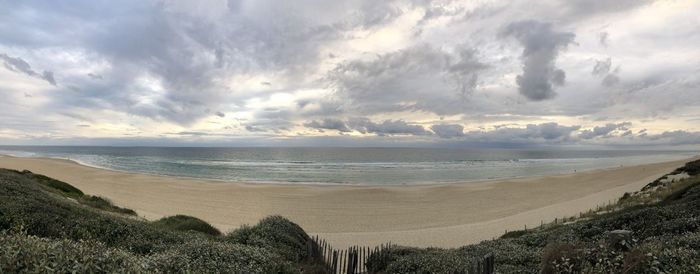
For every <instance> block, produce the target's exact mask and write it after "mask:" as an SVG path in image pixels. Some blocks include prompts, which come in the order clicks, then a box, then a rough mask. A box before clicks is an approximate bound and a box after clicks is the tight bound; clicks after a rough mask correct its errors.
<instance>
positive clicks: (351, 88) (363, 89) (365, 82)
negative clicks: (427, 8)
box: [326, 45, 487, 114]
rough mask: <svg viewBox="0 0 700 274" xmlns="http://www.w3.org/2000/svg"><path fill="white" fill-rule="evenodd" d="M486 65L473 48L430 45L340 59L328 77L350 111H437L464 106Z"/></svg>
mask: <svg viewBox="0 0 700 274" xmlns="http://www.w3.org/2000/svg"><path fill="white" fill-rule="evenodd" d="M486 67H487V66H486V65H485V64H483V63H481V62H480V61H479V60H478V59H477V57H476V53H475V51H474V50H472V49H469V48H457V49H456V50H455V51H453V52H448V51H444V50H440V49H437V48H434V47H432V46H429V45H421V46H416V47H411V48H407V49H404V50H400V51H396V52H390V53H387V54H383V55H379V56H377V57H376V58H374V59H372V60H368V61H361V60H354V61H349V62H344V63H341V64H339V65H338V66H336V67H335V69H333V70H332V71H331V72H330V73H329V75H328V76H327V77H326V81H327V82H328V83H329V84H330V86H331V87H332V88H333V89H334V90H335V91H336V95H337V96H339V97H340V98H347V99H348V100H347V102H346V103H347V104H348V106H346V107H347V108H348V109H350V110H354V111H358V112H360V113H363V114H371V113H382V112H394V111H403V110H424V111H428V112H433V113H437V114H453V113H458V112H461V111H463V109H464V100H466V99H468V97H469V95H470V93H471V92H472V91H473V90H474V88H475V87H476V85H477V82H478V76H479V72H481V71H482V70H484V69H485V68H486Z"/></svg>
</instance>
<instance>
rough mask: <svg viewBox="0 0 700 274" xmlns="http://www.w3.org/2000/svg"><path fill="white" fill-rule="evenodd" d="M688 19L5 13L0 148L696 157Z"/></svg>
mask: <svg viewBox="0 0 700 274" xmlns="http://www.w3.org/2000/svg"><path fill="white" fill-rule="evenodd" d="M698 9H700V4H699V3H697V2H693V1H651V0H650V1H633V0H629V1H627V0H625V1H614V3H613V2H610V3H608V2H605V1H594V2H591V1H584V0H580V1H579V0H576V1H564V0H545V1H538V2H537V3H532V2H531V1H491V2H488V3H481V2H470V1H467V2H465V1H451V0H442V1H413V0H392V1H369V0H347V1H340V2H328V1H317V0H302V1H294V2H279V1H268V0H261V1H248V0H210V1H160V0H148V1H136V0H127V1H119V2H115V1H102V0H99V1H77V2H71V3H66V2H62V1H49V2H42V1H6V2H2V3H0V10H2V11H3V12H2V15H3V16H1V17H0V63H2V66H0V96H2V98H3V100H0V115H2V117H3V119H2V120H0V144H3V143H27V144H31V143H33V142H38V141H36V140H43V141H42V142H44V143H51V142H52V141H51V140H54V141H55V142H57V143H58V142H64V141H65V140H90V139H95V140H119V139H121V140H174V142H175V141H177V140H191V141H193V142H194V141H201V142H218V143H228V142H229V141H230V142H233V144H235V142H236V140H243V139H245V138H249V139H246V140H258V139H259V140H265V142H269V143H270V144H279V143H280V142H284V141H285V140H299V139H304V138H308V140H318V138H325V139H324V140H328V141H324V142H327V144H329V145H344V144H345V142H348V140H355V141H353V142H354V143H362V142H363V141H362V140H370V139H380V140H386V141H387V142H392V141H396V140H400V141H401V142H402V143H404V144H407V145H411V144H412V143H415V144H417V145H426V144H431V145H433V144H434V145H441V144H454V145H463V144H468V143H471V144H484V143H488V142H492V143H497V144H499V145H503V146H509V144H518V145H525V144H538V145H539V144H549V145H579V144H580V145H588V144H591V145H610V144H613V145H661V146H663V145H695V144H697V142H695V141H693V138H694V137H696V136H697V132H699V131H700V124H699V123H697V121H700V107H699V106H700V97H698V96H697V90H698V89H699V88H700V71H699V70H698V67H697V64H698V63H700V50H698V48H697V47H696V46H694V45H697V44H700V36H699V35H698V31H697V30H698V29H700V19H698V17H697V16H696V15H695V14H694V12H693V11H694V10H698ZM185 133H187V134H185ZM194 133H196V134H194ZM256 138H257V139H256ZM362 138H365V139H362ZM61 140H63V141H61ZM333 140H336V141H335V143H334V141H333ZM125 142H126V141H125ZM134 142H136V141H134ZM149 142H150V141H149ZM241 142H242V141H241Z"/></svg>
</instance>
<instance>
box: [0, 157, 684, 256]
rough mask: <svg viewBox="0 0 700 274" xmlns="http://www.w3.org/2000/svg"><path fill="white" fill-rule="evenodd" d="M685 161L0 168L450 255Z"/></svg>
mask: <svg viewBox="0 0 700 274" xmlns="http://www.w3.org/2000/svg"><path fill="white" fill-rule="evenodd" d="M687 161H688V160H682V161H673V162H665V163H657V164H646V165H639V166H631V167H620V168H613V169H604V170H594V171H586V172H579V173H574V174H566V175H556V176H546V177H533V178H524V179H510V180H499V181H490V182H479V183H474V182H471V183H460V184H449V185H429V186H386V187H370V186H317V185H267V184H245V183H225V182H217V181H208V180H200V179H186V178H174V177H166V176H153V175H145V174H136V173H126V172H118V171H110V170H104V169H98V168H92V167H87V166H83V165H79V164H77V163H75V162H72V161H67V160H57V159H45V158H16V157H9V156H0V167H3V168H11V169H18V170H23V169H28V170H31V171H32V172H35V173H40V174H44V175H47V176H50V177H54V178H57V179H60V180H63V181H66V182H68V183H70V184H73V185H75V186H76V187H78V188H80V189H81V190H83V191H84V192H86V193H88V194H92V195H99V196H103V197H107V198H109V199H111V200H112V201H114V202H115V203H116V204H117V205H120V206H124V207H128V208H131V209H134V210H136V212H138V214H139V215H140V216H143V217H145V218H147V219H157V218H160V217H162V216H166V215H174V214H186V215H192V216H196V217H199V218H201V219H203V220H206V221H208V222H210V223H212V224H213V225H214V226H216V227H218V228H220V229H222V230H230V229H233V228H236V227H239V226H240V225H243V224H255V223H256V222H257V221H258V220H260V219H261V218H263V217H265V216H268V215H273V214H279V215H283V216H285V217H287V218H289V219H291V220H292V221H294V222H296V223H298V224H299V225H301V226H302V227H303V228H304V229H305V230H306V231H308V232H309V234H319V235H321V236H322V237H324V238H326V239H328V240H329V241H330V242H331V243H332V244H334V245H335V246H337V247H343V246H346V245H351V244H357V245H374V244H379V243H383V242H387V241H392V242H393V243H397V244H405V245H413V246H439V247H455V246H461V245H464V244H468V243H474V242H478V241H481V240H484V239H490V238H492V237H497V236H499V235H501V234H502V233H503V231H504V230H506V229H507V230H514V229H520V228H522V227H523V226H524V225H527V226H528V227H533V226H535V225H538V224H539V223H540V221H541V220H544V221H545V222H548V221H550V220H553V219H554V218H555V217H562V216H572V215H576V214H578V213H579V212H582V211H586V210H588V209H589V208H591V207H595V206H596V204H606V203H608V201H610V200H615V199H617V198H618V197H620V196H621V195H622V194H623V193H624V192H628V191H635V190H638V189H640V188H641V187H642V186H644V185H645V184H647V183H649V182H651V181H652V180H654V179H656V178H658V177H659V176H661V175H663V174H666V173H668V172H670V171H672V170H674V169H675V168H677V167H679V166H681V165H682V164H683V163H685V162H687Z"/></svg>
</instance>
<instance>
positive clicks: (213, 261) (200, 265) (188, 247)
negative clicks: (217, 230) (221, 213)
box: [149, 239, 295, 273]
mask: <svg viewBox="0 0 700 274" xmlns="http://www.w3.org/2000/svg"><path fill="white" fill-rule="evenodd" d="M149 259H150V263H151V264H152V265H151V266H150V268H152V269H157V270H159V271H160V272H163V273H295V271H294V267H293V265H292V263H291V262H289V261H287V260H285V259H284V258H283V257H281V256H280V255H278V254H277V253H275V252H272V251H270V250H268V249H265V248H260V247H256V246H247V245H240V244H233V243H226V242H216V241H208V240H204V239H202V240H199V241H189V242H186V243H185V244H183V245H179V246H177V247H174V248H172V249H169V250H167V251H165V252H162V253H158V254H154V255H152V256H150V257H149Z"/></svg>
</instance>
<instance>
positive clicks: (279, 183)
mask: <svg viewBox="0 0 700 274" xmlns="http://www.w3.org/2000/svg"><path fill="white" fill-rule="evenodd" d="M3 157H5V158H19V159H43V160H56V161H65V162H69V163H72V164H76V165H80V166H83V167H87V168H93V169H99V170H105V171H110V172H116V173H123V174H125V175H146V176H154V177H163V178H170V179H185V180H196V181H204V182H211V183H226V184H241V185H270V186H318V187H363V188H365V187H370V188H371V187H382V188H384V187H387V188H391V187H400V188H404V187H421V186H441V185H459V184H472V183H473V184H483V183H489V182H499V181H505V180H509V181H510V180H512V181H515V180H529V179H542V178H547V177H551V176H564V175H574V174H582V173H586V172H596V171H606V170H615V169H619V168H625V167H634V166H640V165H653V164H661V163H667V162H676V161H691V160H692V159H700V154H699V155H694V156H692V157H689V158H681V159H676V160H665V161H659V162H652V163H638V164H632V165H629V166H624V165H619V166H607V167H594V168H585V169H578V170H576V169H574V170H573V171H564V172H559V173H551V174H544V175H521V176H510V177H507V176H506V177H497V178H485V179H471V180H469V179H465V180H460V181H454V182H447V181H436V182H429V181H428V182H419V183H409V184H405V183H404V184H386V185H373V184H364V183H342V182H337V183H330V182H301V181H244V180H240V181H235V180H227V179H217V178H205V177H194V176H181V175H168V174H159V173H149V172H140V171H128V170H120V169H114V168H109V167H104V166H99V165H93V164H89V163H85V162H82V161H78V160H74V159H70V158H62V157H46V156H17V155H11V154H3V153H0V159H2V158H3ZM1 167H2V166H0V168H1Z"/></svg>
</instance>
